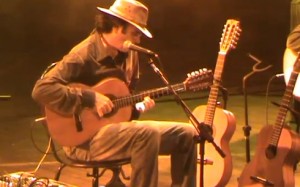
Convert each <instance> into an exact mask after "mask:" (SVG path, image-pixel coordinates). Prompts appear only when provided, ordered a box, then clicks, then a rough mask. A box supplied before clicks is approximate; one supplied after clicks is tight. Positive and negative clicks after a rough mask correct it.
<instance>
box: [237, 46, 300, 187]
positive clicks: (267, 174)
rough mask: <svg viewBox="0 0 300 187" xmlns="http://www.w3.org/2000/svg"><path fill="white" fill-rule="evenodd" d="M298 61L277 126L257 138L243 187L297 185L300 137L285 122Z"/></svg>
mask: <svg viewBox="0 0 300 187" xmlns="http://www.w3.org/2000/svg"><path fill="white" fill-rule="evenodd" d="M286 52H288V51H286ZM289 55H290V54H289ZM293 58H294V59H295V57H293ZM299 59H300V58H299V55H298V56H297V57H296V61H295V62H294V67H293V71H292V72H291V75H290V79H289V81H288V84H287V86H286V89H285V92H284V95H283V97H282V100H281V103H280V107H279V112H278V115H277V118H276V121H275V124H274V125H265V126H264V127H263V128H262V129H261V131H260V133H259V135H258V141H257V146H256V150H255V155H254V158H253V159H252V160H251V161H250V162H249V163H248V164H247V165H246V166H245V168H244V169H243V171H242V173H241V176H240V177H239V179H238V183H239V186H240V187H244V186H256V187H260V186H261V187H262V186H274V187H283V186H284V187H294V186H295V179H294V167H295V164H296V163H297V162H298V161H299V158H300V137H299V135H298V134H297V133H295V131H293V130H291V129H289V128H288V126H287V125H286V123H285V119H286V115H287V112H288V110H289V107H290V103H291V100H292V98H293V90H294V88H295V83H296V80H297V77H298V74H299V72H300V60H299Z"/></svg>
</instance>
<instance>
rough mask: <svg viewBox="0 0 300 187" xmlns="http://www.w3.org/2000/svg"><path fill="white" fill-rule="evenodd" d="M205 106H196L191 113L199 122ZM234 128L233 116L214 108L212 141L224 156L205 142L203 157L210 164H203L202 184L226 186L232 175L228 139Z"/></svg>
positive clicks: (215, 186)
mask: <svg viewBox="0 0 300 187" xmlns="http://www.w3.org/2000/svg"><path fill="white" fill-rule="evenodd" d="M206 108H207V107H206V106H205V105H204V106H198V107H196V108H195V109H194V111H193V114H194V115H195V117H196V118H197V120H198V121H199V122H202V121H203V119H204V115H205V111H206ZM235 128H236V119H235V116H234V115H233V114H232V113H231V112H229V111H227V110H223V109H220V108H216V110H215V115H214V120H213V125H212V130H213V138H214V142H215V143H216V144H217V145H218V146H219V147H220V148H221V149H222V150H223V151H224V153H225V155H226V157H225V158H222V157H221V156H220V155H219V154H218V152H217V151H216V150H215V147H214V146H213V145H212V144H211V143H205V154H204V157H205V159H206V160H207V161H212V164H208V163H207V164H205V165H204V177H203V178H204V182H203V184H204V186H205V187H217V186H220V187H222V186H226V184H227V183H228V181H229V179H230V177H231V175H232V168H233V166H232V156H231V153H230V147H229V141H230V139H231V137H232V135H233V133H234V131H235Z"/></svg>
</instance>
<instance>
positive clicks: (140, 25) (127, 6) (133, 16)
mask: <svg viewBox="0 0 300 187" xmlns="http://www.w3.org/2000/svg"><path fill="white" fill-rule="evenodd" d="M97 9H98V10H100V11H102V12H105V13H107V14H110V15H113V16H116V17H118V18H120V19H123V20H125V21H127V22H128V23H130V24H132V25H133V26H135V27H136V28H137V29H139V30H140V31H141V32H142V33H144V34H145V35H146V36H147V37H149V38H152V34H151V33H150V32H149V31H148V29H147V28H146V26H147V20H148V8H147V7H146V6H145V5H143V4H142V3H140V2H138V1H135V0H116V1H115V2H114V4H113V5H112V6H111V7H109V9H106V8H101V7H97Z"/></svg>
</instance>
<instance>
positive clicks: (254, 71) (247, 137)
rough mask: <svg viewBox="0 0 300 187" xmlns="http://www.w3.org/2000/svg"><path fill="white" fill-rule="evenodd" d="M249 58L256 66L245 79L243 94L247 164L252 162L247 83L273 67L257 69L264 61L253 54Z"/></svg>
mask: <svg viewBox="0 0 300 187" xmlns="http://www.w3.org/2000/svg"><path fill="white" fill-rule="evenodd" d="M249 57H250V58H251V59H253V60H254V61H256V64H254V65H253V67H252V71H251V72H250V73H248V74H247V75H245V76H244V77H243V93H244V102H245V126H244V127H243V131H244V137H245V140H246V161H247V162H250V140H249V136H250V131H251V126H250V125H249V123H248V99H247V87H246V81H247V80H248V78H249V77H250V76H252V75H253V74H255V73H258V72H263V71H265V70H267V69H269V68H270V67H272V65H269V66H267V67H265V68H261V69H259V68H257V66H258V65H259V64H260V63H261V62H262V61H261V60H258V59H257V58H255V57H254V56H252V55H251V54H249Z"/></svg>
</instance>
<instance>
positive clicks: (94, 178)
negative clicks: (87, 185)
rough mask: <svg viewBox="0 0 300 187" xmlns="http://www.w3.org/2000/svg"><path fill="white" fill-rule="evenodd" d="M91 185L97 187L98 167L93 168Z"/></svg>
mask: <svg viewBox="0 0 300 187" xmlns="http://www.w3.org/2000/svg"><path fill="white" fill-rule="evenodd" d="M92 186H93V187H99V168H93V180H92Z"/></svg>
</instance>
